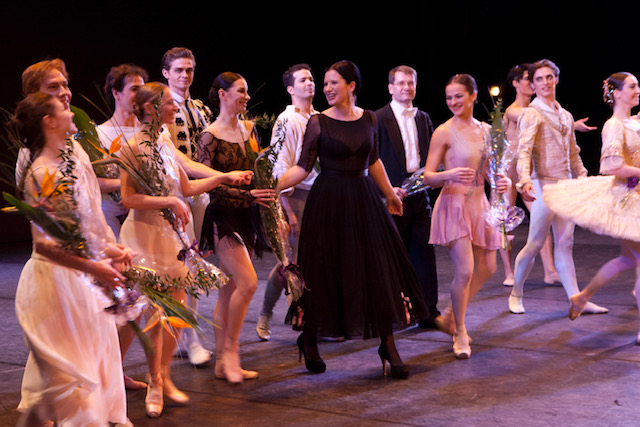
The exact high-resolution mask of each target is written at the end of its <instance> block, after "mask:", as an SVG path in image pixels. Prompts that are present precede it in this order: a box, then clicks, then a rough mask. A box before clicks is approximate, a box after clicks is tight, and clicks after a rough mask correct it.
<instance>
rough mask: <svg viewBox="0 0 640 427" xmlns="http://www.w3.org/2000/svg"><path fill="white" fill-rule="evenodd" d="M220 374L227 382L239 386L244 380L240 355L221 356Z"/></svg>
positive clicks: (230, 353) (226, 354)
mask: <svg viewBox="0 0 640 427" xmlns="http://www.w3.org/2000/svg"><path fill="white" fill-rule="evenodd" d="M222 372H223V373H224V377H225V378H226V379H227V382H229V383H231V384H240V383H241V382H242V381H243V380H244V376H243V375H242V368H241V367H240V355H239V354H238V353H232V352H230V351H229V352H225V353H223V355H222Z"/></svg>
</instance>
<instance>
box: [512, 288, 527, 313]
mask: <svg viewBox="0 0 640 427" xmlns="http://www.w3.org/2000/svg"><path fill="white" fill-rule="evenodd" d="M509 311H510V312H512V313H514V314H524V312H525V311H524V305H523V304H522V296H516V295H514V294H513V292H512V293H511V295H509Z"/></svg>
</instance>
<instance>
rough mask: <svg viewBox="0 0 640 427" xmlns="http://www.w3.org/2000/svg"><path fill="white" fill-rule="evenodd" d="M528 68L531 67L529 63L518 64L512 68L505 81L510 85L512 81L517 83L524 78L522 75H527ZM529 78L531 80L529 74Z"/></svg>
mask: <svg viewBox="0 0 640 427" xmlns="http://www.w3.org/2000/svg"><path fill="white" fill-rule="evenodd" d="M529 67H531V64H529V63H525V64H519V65H515V66H514V67H512V68H511V69H510V70H509V73H508V74H507V81H508V82H509V84H511V83H512V82H513V81H514V80H515V81H517V82H519V81H520V80H522V78H523V77H524V73H525V72H526V73H527V74H528V73H529ZM529 78H531V75H530V74H529Z"/></svg>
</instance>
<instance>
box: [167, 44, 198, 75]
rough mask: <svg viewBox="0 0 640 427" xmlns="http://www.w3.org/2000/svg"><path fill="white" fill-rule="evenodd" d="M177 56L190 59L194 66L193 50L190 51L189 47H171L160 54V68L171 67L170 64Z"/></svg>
mask: <svg viewBox="0 0 640 427" xmlns="http://www.w3.org/2000/svg"><path fill="white" fill-rule="evenodd" d="M178 58H187V59H190V60H191V61H192V62H193V66H194V67H195V66H196V57H195V56H193V52H191V50H190V49H187V48H186V47H173V48H171V49H169V50H168V51H166V52H165V53H164V55H162V69H163V70H169V69H171V64H173V61H175V60H176V59H178Z"/></svg>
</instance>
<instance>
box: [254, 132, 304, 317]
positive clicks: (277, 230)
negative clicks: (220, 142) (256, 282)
mask: <svg viewBox="0 0 640 427" xmlns="http://www.w3.org/2000/svg"><path fill="white" fill-rule="evenodd" d="M275 126H276V128H275V130H274V134H275V135H277V136H278V138H277V140H276V142H275V143H273V144H272V145H270V146H269V147H267V148H265V149H264V150H262V152H261V153H260V154H259V155H258V157H257V158H256V160H255V162H254V179H255V186H256V188H261V189H265V188H269V189H275V188H276V185H277V184H278V180H277V178H274V176H273V167H274V165H275V162H276V160H277V157H278V152H279V151H280V148H281V147H282V143H283V141H284V134H285V133H284V131H285V126H286V120H284V121H278V122H276V125H275ZM260 219H261V221H262V225H263V227H264V229H265V232H266V234H267V237H268V238H269V243H270V244H271V248H272V249H273V252H274V254H275V256H276V258H278V261H280V263H281V266H280V271H279V276H280V279H281V280H282V282H283V283H284V284H285V294H286V295H287V298H288V299H289V303H290V304H291V303H292V302H297V301H298V300H299V299H300V297H301V296H302V294H303V293H304V290H305V284H304V279H303V277H302V274H300V271H299V269H298V266H297V265H296V264H294V263H293V262H292V261H291V260H292V255H293V249H292V247H291V243H290V242H289V224H288V222H287V218H286V215H285V213H284V209H283V208H282V204H281V203H280V199H279V198H276V200H275V201H273V202H270V203H269V207H268V208H267V207H264V206H260Z"/></svg>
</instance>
